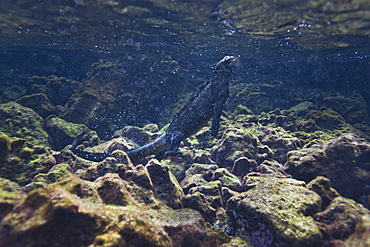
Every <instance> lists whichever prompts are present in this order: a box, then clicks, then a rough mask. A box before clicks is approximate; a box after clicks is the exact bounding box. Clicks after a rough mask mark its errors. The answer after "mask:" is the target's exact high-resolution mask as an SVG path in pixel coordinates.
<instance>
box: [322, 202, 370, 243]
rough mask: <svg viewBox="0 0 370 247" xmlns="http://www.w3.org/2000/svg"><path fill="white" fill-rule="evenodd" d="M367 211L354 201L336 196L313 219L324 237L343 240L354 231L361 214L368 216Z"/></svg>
mask: <svg viewBox="0 0 370 247" xmlns="http://www.w3.org/2000/svg"><path fill="white" fill-rule="evenodd" d="M369 213H370V212H369V210H367V209H366V208H364V207H363V206H362V205H360V204H358V203H356V202H355V201H353V200H351V199H347V198H343V197H341V196H338V197H335V198H334V199H333V200H332V201H331V203H330V205H329V206H328V207H327V208H326V209H325V210H324V211H323V212H320V213H317V214H315V220H316V221H317V222H318V225H319V226H320V228H321V231H322V232H323V233H324V236H325V238H326V239H340V240H345V239H346V238H348V237H349V236H350V235H351V234H352V233H354V232H355V228H356V224H358V223H359V222H360V221H361V220H362V216H368V215H369Z"/></svg>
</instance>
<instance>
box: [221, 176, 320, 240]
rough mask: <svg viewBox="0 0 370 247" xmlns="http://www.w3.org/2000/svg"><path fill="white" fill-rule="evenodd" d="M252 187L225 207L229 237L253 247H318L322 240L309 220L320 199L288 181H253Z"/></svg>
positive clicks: (294, 182) (312, 221)
mask: <svg viewBox="0 0 370 247" xmlns="http://www.w3.org/2000/svg"><path fill="white" fill-rule="evenodd" d="M255 179H256V181H255V182H254V183H255V186H254V187H253V188H252V189H250V190H248V191H246V192H242V193H240V194H239V195H237V196H233V197H231V198H230V199H229V201H228V203H227V213H228V215H229V221H228V222H229V227H230V231H231V232H232V235H235V236H241V237H243V238H244V239H249V240H250V242H251V243H252V244H253V245H256V246H274V245H282V246H285V245H286V246H302V247H303V246H307V247H308V246H321V245H322V244H323V242H322V236H321V233H320V231H319V228H318V227H317V225H316V224H315V221H314V219H313V218H312V217H311V216H312V215H313V214H314V213H316V212H318V211H320V209H321V198H320V197H319V196H318V195H317V194H316V193H314V192H312V191H310V190H308V189H306V188H305V183H304V182H302V181H298V180H294V179H290V178H274V177H255Z"/></svg>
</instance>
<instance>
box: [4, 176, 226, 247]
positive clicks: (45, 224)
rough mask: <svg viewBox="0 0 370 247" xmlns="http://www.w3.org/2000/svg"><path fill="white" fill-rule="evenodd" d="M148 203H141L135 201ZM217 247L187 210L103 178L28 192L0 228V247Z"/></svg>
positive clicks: (196, 215) (71, 181) (125, 183)
mask: <svg viewBox="0 0 370 247" xmlns="http://www.w3.org/2000/svg"><path fill="white" fill-rule="evenodd" d="M143 197H147V198H146V200H142V199H138V198H143ZM113 243H119V244H120V245H119V246H145V245H147V246H185V245H186V246H217V245H218V243H219V240H218V237H217V235H216V233H215V232H213V231H211V230H209V229H208V228H207V227H206V226H205V224H204V220H203V218H202V217H201V215H200V214H199V213H198V212H196V211H194V210H192V209H178V210H174V209H171V208H169V207H167V206H166V205H164V204H163V203H162V202H161V201H159V200H158V199H157V198H156V197H155V193H153V192H152V193H149V191H147V190H146V189H143V188H142V187H140V186H137V185H135V184H132V183H130V182H128V181H125V180H122V179H121V178H120V177H119V176H118V175H117V174H111V173H107V174H105V175H104V176H103V177H100V178H99V179H98V180H96V181H95V182H89V181H85V180H81V179H79V178H77V177H76V176H74V175H68V176H65V177H64V178H62V179H60V180H59V181H58V182H57V183H54V184H50V185H48V186H47V187H46V188H39V189H35V190H33V191H31V192H30V193H29V194H28V195H27V198H26V199H25V200H24V202H22V203H20V204H18V205H16V206H15V207H14V208H13V209H12V211H11V212H10V213H8V214H7V215H6V216H5V217H4V219H3V221H2V222H1V224H0V245H1V246H40V245H45V246H58V245H62V246H88V245H92V246H111V245H110V244H113Z"/></svg>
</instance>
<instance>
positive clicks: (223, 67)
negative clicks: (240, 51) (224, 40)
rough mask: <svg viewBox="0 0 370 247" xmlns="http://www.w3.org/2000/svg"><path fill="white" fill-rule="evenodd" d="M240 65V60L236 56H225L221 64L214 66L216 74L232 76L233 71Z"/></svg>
mask: <svg viewBox="0 0 370 247" xmlns="http://www.w3.org/2000/svg"><path fill="white" fill-rule="evenodd" d="M237 64H238V59H237V58H236V57H234V56H225V57H224V58H223V59H221V60H220V61H219V62H217V63H216V64H215V65H213V66H212V68H213V69H214V73H216V74H221V75H224V76H230V74H231V72H232V70H233V69H234V68H235V67H236V65H237Z"/></svg>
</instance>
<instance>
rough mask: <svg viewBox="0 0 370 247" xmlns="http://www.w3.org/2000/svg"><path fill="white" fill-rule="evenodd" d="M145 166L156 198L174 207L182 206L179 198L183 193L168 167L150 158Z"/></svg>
mask: <svg viewBox="0 0 370 247" xmlns="http://www.w3.org/2000/svg"><path fill="white" fill-rule="evenodd" d="M145 168H146V169H147V171H148V173H149V176H150V178H151V181H152V183H153V186H154V190H155V192H156V193H157V194H158V198H159V199H160V200H162V201H163V202H164V203H165V204H166V205H168V206H170V207H172V208H174V209H177V208H182V203H181V198H182V196H183V195H184V193H183V191H182V188H181V186H180V184H179V183H178V181H177V180H176V178H175V177H174V176H173V174H172V173H171V172H170V171H169V170H168V167H167V166H163V165H162V164H161V163H160V162H159V161H158V160H155V159H152V160H150V161H149V162H148V164H147V165H146V166H145Z"/></svg>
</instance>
